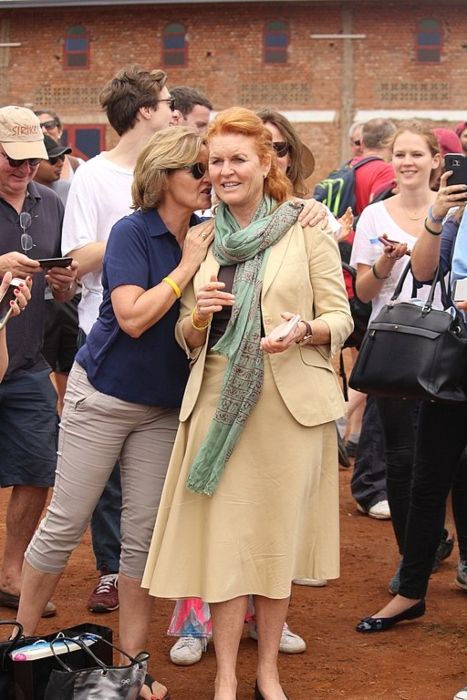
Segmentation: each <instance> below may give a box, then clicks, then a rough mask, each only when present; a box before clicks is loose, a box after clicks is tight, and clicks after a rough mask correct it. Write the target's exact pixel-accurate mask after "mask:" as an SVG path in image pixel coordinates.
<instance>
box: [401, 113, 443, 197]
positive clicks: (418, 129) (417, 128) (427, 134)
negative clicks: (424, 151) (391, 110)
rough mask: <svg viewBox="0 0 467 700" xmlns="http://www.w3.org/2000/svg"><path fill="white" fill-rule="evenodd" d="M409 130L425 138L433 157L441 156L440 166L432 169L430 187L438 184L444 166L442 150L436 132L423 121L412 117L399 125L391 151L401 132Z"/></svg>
mask: <svg viewBox="0 0 467 700" xmlns="http://www.w3.org/2000/svg"><path fill="white" fill-rule="evenodd" d="M407 131H408V132H409V133H411V134H417V136H421V137H422V139H424V141H425V142H426V145H427V147H428V149H429V151H430V153H431V155H432V157H434V156H440V163H439V166H438V167H437V168H435V169H434V170H432V171H431V175H430V187H432V186H433V185H435V184H436V182H438V181H439V178H440V175H441V172H442V168H443V166H442V163H443V159H442V158H441V151H440V149H439V143H438V139H437V138H436V136H435V134H434V133H433V132H432V131H431V129H429V128H428V127H427V126H425V125H424V124H423V123H422V122H419V121H418V120H417V119H411V120H410V121H406V122H402V123H401V124H400V125H399V126H398V128H397V131H396V132H395V133H394V136H393V137H392V139H391V145H390V148H391V152H393V151H394V143H395V142H396V139H397V138H398V137H399V136H400V135H401V134H404V133H406V132H407Z"/></svg>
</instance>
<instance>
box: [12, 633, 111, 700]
mask: <svg viewBox="0 0 467 700" xmlns="http://www.w3.org/2000/svg"><path fill="white" fill-rule="evenodd" d="M86 633H88V634H93V635H97V636H98V637H100V638H101V639H98V640H97V641H96V642H95V643H94V644H93V645H92V648H93V652H94V654H95V655H96V656H97V657H98V658H99V659H101V661H103V662H104V663H105V664H108V665H112V647H111V646H109V645H108V644H106V643H105V642H106V641H107V642H110V643H111V642H112V630H111V629H110V627H104V626H103V625H95V624H92V623H83V624H81V625H76V626H74V627H68V628H67V629H63V630H61V631H60V632H54V633H53V634H47V635H45V636H41V637H38V636H34V637H22V638H20V639H18V641H16V643H15V645H14V648H10V650H9V653H10V652H12V651H14V649H18V648H20V647H23V646H25V645H27V644H32V643H33V642H37V641H39V640H45V641H48V642H52V641H53V640H54V639H56V637H57V635H58V634H63V635H64V636H66V637H79V636H80V635H83V634H86ZM60 658H62V659H63V660H64V661H65V662H66V663H69V664H71V665H73V666H75V667H79V668H88V667H89V666H92V665H94V662H93V660H92V658H91V657H90V656H89V655H88V654H86V653H85V652H84V650H83V649H81V648H80V649H77V650H76V651H70V652H68V653H66V654H63V656H60ZM6 667H7V670H8V671H9V673H10V678H11V679H12V684H13V686H14V695H13V698H15V700H43V698H44V694H45V690H46V687H47V684H48V682H49V678H50V674H51V673H52V671H53V670H54V669H58V668H60V665H59V663H58V661H57V659H56V658H55V657H54V656H53V654H52V655H51V656H44V657H42V658H38V659H34V660H31V661H13V660H12V659H11V658H10V657H9V655H8V656H7V659H6ZM0 697H1V698H2V700H3V696H0ZM57 700H59V699H58V698H57Z"/></svg>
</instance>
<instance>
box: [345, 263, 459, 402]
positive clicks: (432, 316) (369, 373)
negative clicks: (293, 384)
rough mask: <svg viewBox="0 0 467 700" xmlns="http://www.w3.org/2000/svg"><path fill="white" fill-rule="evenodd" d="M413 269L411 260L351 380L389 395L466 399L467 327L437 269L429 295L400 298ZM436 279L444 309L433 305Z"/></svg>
mask: <svg viewBox="0 0 467 700" xmlns="http://www.w3.org/2000/svg"><path fill="white" fill-rule="evenodd" d="M409 270H410V263H409V265H407V267H406V269H405V270H404V272H403V273H402V275H401V277H400V279H399V281H398V283H397V286H396V289H395V290H394V294H393V295H392V297H391V299H390V301H389V302H388V303H387V304H386V305H385V306H384V307H383V308H382V309H381V311H380V312H379V314H378V315H377V316H376V318H375V319H374V320H373V321H371V323H370V324H369V326H368V330H367V332H366V333H365V337H364V339H363V342H362V345H361V348H360V352H359V355H358V357H357V360H356V362H355V365H354V367H353V370H352V373H351V375H350V379H349V386H351V387H352V388H353V389H356V390H357V391H362V392H364V393H365V394H374V395H376V396H382V397H387V398H397V399H401V398H402V399H415V400H421V401H436V402H441V403H459V402H463V401H467V327H466V325H465V323H464V321H463V318H462V316H461V314H460V313H459V311H457V309H456V308H455V307H454V306H453V305H452V302H451V300H450V298H449V297H448V295H447V292H446V285H445V282H444V278H443V276H442V274H441V272H440V271H439V270H437V272H436V276H435V279H434V280H433V283H432V285H431V289H430V292H429V295H428V298H427V300H426V301H422V300H419V299H415V300H411V301H408V302H405V301H403V302H399V303H398V302H397V299H398V297H399V295H400V293H401V291H402V287H403V284H404V281H405V279H406V277H407V274H408V272H409ZM437 284H439V285H440V288H441V299H442V303H443V310H438V309H434V308H433V298H434V294H435V289H436V285H437Z"/></svg>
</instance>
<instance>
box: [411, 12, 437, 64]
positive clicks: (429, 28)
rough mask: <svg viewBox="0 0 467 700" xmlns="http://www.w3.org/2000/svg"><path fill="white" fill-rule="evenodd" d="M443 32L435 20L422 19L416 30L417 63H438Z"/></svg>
mask: <svg viewBox="0 0 467 700" xmlns="http://www.w3.org/2000/svg"><path fill="white" fill-rule="evenodd" d="M442 44H443V31H442V27H441V23H440V22H438V21H437V20H436V19H422V20H421V21H420V22H419V24H418V28H417V61H418V62H419V63H439V62H440V61H441V48H442Z"/></svg>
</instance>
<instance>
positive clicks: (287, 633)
mask: <svg viewBox="0 0 467 700" xmlns="http://www.w3.org/2000/svg"><path fill="white" fill-rule="evenodd" d="M248 635H249V636H250V637H251V638H252V639H255V640H256V641H258V632H257V631H256V624H255V622H254V621H253V620H251V621H249V622H248ZM305 650H306V642H305V640H304V639H302V638H301V637H300V636H299V635H298V634H295V632H292V631H291V630H290V629H289V626H288V624H287V623H286V622H284V626H283V628H282V634H281V642H280V644H279V651H281V652H282V653H283V654H301V653H303V652H304V651H305Z"/></svg>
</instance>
